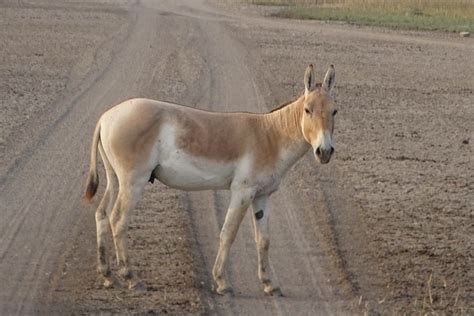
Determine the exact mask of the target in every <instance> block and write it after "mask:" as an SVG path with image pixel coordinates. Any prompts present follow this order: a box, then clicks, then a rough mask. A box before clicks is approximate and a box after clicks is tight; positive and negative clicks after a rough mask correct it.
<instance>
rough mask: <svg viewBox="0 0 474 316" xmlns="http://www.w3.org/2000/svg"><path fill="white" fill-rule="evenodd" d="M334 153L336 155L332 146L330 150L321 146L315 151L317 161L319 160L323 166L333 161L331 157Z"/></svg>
mask: <svg viewBox="0 0 474 316" xmlns="http://www.w3.org/2000/svg"><path fill="white" fill-rule="evenodd" d="M333 153H334V148H333V147H332V146H331V147H329V148H321V146H319V147H318V148H316V150H315V151H314V155H315V156H316V159H317V160H319V162H320V163H322V164H325V163H328V162H329V160H331V156H332V154H333Z"/></svg>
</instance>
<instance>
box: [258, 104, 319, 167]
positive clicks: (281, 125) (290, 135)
mask: <svg viewBox="0 0 474 316" xmlns="http://www.w3.org/2000/svg"><path fill="white" fill-rule="evenodd" d="M303 106H304V95H303V96H301V97H299V98H298V99H296V100H295V101H294V102H292V103H290V104H288V105H286V106H284V107H282V108H281V109H278V110H276V111H273V112H270V113H267V114H265V122H266V125H267V128H268V129H270V130H272V132H273V133H274V134H275V135H278V138H279V141H278V145H279V147H280V149H281V150H283V151H289V152H292V153H293V154H292V155H291V156H293V155H294V156H295V157H293V158H294V159H299V158H300V157H301V156H302V155H303V154H305V153H306V152H307V151H308V149H309V148H310V147H311V146H310V145H309V144H308V143H307V142H306V140H305V139H304V136H303V130H302V127H301V124H302V115H303Z"/></svg>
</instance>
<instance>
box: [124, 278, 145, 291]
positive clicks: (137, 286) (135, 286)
mask: <svg viewBox="0 0 474 316" xmlns="http://www.w3.org/2000/svg"><path fill="white" fill-rule="evenodd" d="M128 289H129V290H134V291H136V292H138V293H145V292H146V286H145V285H144V284H143V283H142V282H140V281H137V282H134V283H130V284H129V285H128Z"/></svg>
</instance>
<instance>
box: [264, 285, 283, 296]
mask: <svg viewBox="0 0 474 316" xmlns="http://www.w3.org/2000/svg"><path fill="white" fill-rule="evenodd" d="M263 291H264V292H265V294H266V295H268V296H283V293H282V292H281V289H280V288H279V287H275V288H274V287H272V286H271V285H268V286H266V287H265V288H264V289H263Z"/></svg>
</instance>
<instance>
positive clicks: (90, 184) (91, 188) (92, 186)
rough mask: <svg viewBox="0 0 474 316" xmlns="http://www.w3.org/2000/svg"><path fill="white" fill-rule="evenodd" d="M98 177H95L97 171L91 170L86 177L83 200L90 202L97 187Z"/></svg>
mask: <svg viewBox="0 0 474 316" xmlns="http://www.w3.org/2000/svg"><path fill="white" fill-rule="evenodd" d="M98 180H99V179H98V178H97V173H96V172H95V170H94V171H92V172H91V173H90V174H89V177H88V178H87V189H86V193H85V194H84V200H85V201H86V202H87V203H90V201H91V200H92V198H93V197H94V195H95V194H96V193H97V188H98V187H99V181H98Z"/></svg>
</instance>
